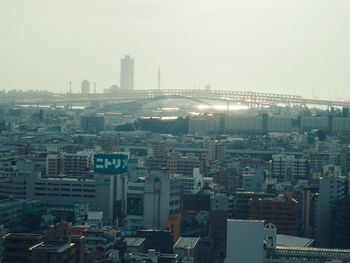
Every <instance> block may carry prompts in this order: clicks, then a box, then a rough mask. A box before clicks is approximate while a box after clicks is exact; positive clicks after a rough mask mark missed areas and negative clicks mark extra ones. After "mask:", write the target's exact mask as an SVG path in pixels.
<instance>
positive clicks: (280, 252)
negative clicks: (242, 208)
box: [226, 220, 350, 263]
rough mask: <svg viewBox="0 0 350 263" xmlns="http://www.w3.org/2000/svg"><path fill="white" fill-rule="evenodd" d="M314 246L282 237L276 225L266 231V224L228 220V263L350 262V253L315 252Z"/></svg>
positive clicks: (304, 240)
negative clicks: (278, 233)
mask: <svg viewBox="0 0 350 263" xmlns="http://www.w3.org/2000/svg"><path fill="white" fill-rule="evenodd" d="M281 243H282V244H281ZM310 244H312V240H310V239H305V238H298V237H293V236H286V235H285V236H283V237H281V236H279V237H278V235H277V229H276V227H275V226H274V225H273V224H267V225H266V226H265V227H264V221H246V220H228V222H227V257H226V262H228V263H229V262H233V263H240V262H244V263H247V262H249V263H250V262H259V263H301V262H303V263H314V262H319V263H326V262H343V263H344V262H346V263H349V262H350V260H349V259H350V250H349V249H324V248H315V247H310ZM334 260H338V261H334Z"/></svg>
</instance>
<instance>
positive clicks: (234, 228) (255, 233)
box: [226, 219, 265, 263]
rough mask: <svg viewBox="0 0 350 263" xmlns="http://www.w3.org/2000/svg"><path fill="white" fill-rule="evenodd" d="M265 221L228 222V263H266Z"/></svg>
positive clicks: (229, 220)
mask: <svg viewBox="0 0 350 263" xmlns="http://www.w3.org/2000/svg"><path fill="white" fill-rule="evenodd" d="M264 238H265V229H264V221H258V220H249V221H245V220H234V219H228V220H227V243H226V244H227V246H226V262H227V263H247V262H249V263H264V258H265V256H264Z"/></svg>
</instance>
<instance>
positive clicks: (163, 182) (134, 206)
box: [127, 174, 180, 229]
mask: <svg viewBox="0 0 350 263" xmlns="http://www.w3.org/2000/svg"><path fill="white" fill-rule="evenodd" d="M179 212H180V184H179V182H178V180H177V179H175V178H172V177H171V176H170V175H169V174H161V175H151V176H150V177H148V178H146V179H145V180H144V181H138V182H133V183H130V184H129V185H128V193H127V225H128V227H129V228H131V229H137V228H147V229H165V221H166V220H167V219H168V218H169V216H170V215H171V214H177V213H179Z"/></svg>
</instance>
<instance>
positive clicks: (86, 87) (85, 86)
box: [81, 80, 90, 94]
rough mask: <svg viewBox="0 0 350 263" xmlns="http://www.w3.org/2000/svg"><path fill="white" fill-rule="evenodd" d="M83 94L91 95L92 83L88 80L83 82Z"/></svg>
mask: <svg viewBox="0 0 350 263" xmlns="http://www.w3.org/2000/svg"><path fill="white" fill-rule="evenodd" d="M81 94H90V82H89V81H88V80H83V81H82V82H81Z"/></svg>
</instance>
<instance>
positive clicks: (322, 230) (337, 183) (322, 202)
mask: <svg viewBox="0 0 350 263" xmlns="http://www.w3.org/2000/svg"><path fill="white" fill-rule="evenodd" d="M348 194H349V179H348V178H346V177H343V176H341V169H340V167H339V166H335V165H327V166H325V167H324V170H323V173H322V177H321V178H320V192H319V197H318V206H317V211H316V244H317V246H319V247H330V245H331V244H330V237H331V231H332V230H331V208H332V206H333V204H334V203H335V202H336V201H338V200H342V199H344V198H345V197H346V196H347V195H348Z"/></svg>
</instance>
